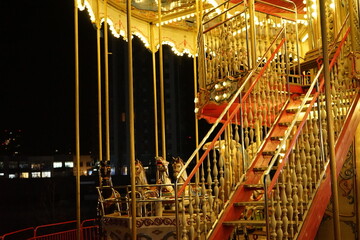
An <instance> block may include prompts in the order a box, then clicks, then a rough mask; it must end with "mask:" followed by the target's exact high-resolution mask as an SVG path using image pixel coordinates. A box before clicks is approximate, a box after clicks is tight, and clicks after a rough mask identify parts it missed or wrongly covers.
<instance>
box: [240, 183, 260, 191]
mask: <svg viewBox="0 0 360 240" xmlns="http://www.w3.org/2000/svg"><path fill="white" fill-rule="evenodd" d="M244 187H245V188H246V189H252V190H263V189H264V185H263V184H244Z"/></svg>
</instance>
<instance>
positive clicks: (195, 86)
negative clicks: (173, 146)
mask: <svg viewBox="0 0 360 240" xmlns="http://www.w3.org/2000/svg"><path fill="white" fill-rule="evenodd" d="M195 4H196V5H195V6H196V25H197V31H196V33H195V36H194V38H195V42H196V38H197V36H198V33H199V31H201V30H200V27H201V25H202V24H201V22H200V19H201V18H200V17H201V16H199V15H200V13H199V0H196V2H195ZM196 54H197V50H196V48H195V53H194V61H193V63H194V97H195V104H196V102H197V101H198V99H197V92H198V88H197V64H196ZM194 116H195V145H196V148H197V147H198V146H199V122H198V119H197V112H195V114H194ZM198 161H199V153H197V154H196V162H198ZM196 184H199V174H196Z"/></svg>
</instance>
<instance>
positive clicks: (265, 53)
mask: <svg viewBox="0 0 360 240" xmlns="http://www.w3.org/2000/svg"><path fill="white" fill-rule="evenodd" d="M75 2H76V4H75V5H76V6H75V9H76V11H75V12H77V10H78V9H79V10H86V11H87V12H88V14H89V17H90V20H91V22H92V23H93V24H94V26H96V29H97V46H98V72H99V74H98V86H99V96H98V98H99V108H98V111H99V118H98V122H99V126H102V125H103V124H104V126H106V127H105V129H104V130H103V129H102V128H101V127H99V157H98V158H99V161H100V166H99V186H98V187H97V190H98V217H99V225H100V231H101V235H102V236H103V237H104V239H112V240H117V239H164V240H167V239H220V238H225V239H314V238H315V235H316V233H317V231H318V228H319V226H320V223H321V217H322V216H323V215H324V213H325V211H326V206H327V204H328V203H329V199H330V197H331V196H332V197H333V205H332V216H333V218H334V221H333V222H334V225H333V226H334V227H333V229H334V236H335V237H336V239H341V237H344V236H345V235H344V234H345V233H344V230H343V232H341V229H340V225H341V224H340V222H341V221H340V219H339V217H338V216H339V202H338V201H337V200H336V199H338V190H337V182H336V181H337V176H338V174H339V172H340V170H341V167H342V166H343V164H344V162H345V161H346V159H348V158H347V155H348V152H349V149H350V150H351V148H350V146H354V148H355V149H360V145H359V139H360V132H359V130H356V129H357V126H358V125H359V122H360V116H359V115H360V103H359V102H358V101H359V97H360V95H359V86H360V84H359V80H360V24H359V22H360V21H359V2H358V1H355V0H350V1H347V2H346V3H345V2H344V1H340V0H326V1H320V3H317V1H314V0H305V1H303V0H293V1H290V0H272V1H270V0H261V1H256V0H250V1H249V0H245V1H239V0H230V1H215V0H209V1H207V0H204V1H199V0H174V1H166V0H165V1H160V2H158V1H153V0H134V1H130V0H128V1H122V0H78V1H75ZM76 19H77V16H76V15H75V20H76ZM75 26H76V21H75ZM101 29H103V31H104V40H103V43H104V46H103V47H101V46H100V36H101V32H100V30H101ZM76 31H77V28H76V27H75V32H76ZM108 31H109V32H111V33H112V34H113V36H114V37H118V38H123V39H124V40H125V41H127V42H128V56H127V57H128V62H129V65H128V75H129V77H128V84H129V88H128V95H129V100H128V103H129V106H128V108H129V115H130V116H129V121H130V122H129V129H128V134H129V136H130V137H129V141H130V142H129V146H130V149H129V152H130V170H131V171H130V179H131V184H130V185H123V186H114V185H113V182H112V178H111V174H110V173H111V168H110V127H109V126H110V124H109V121H110V120H109V93H108V88H109V84H108V83H109V74H108V73H109V67H108V64H109V63H108V57H105V58H104V59H103V61H102V59H101V56H102V54H103V55H104V56H108V35H109V34H108ZM76 36H77V35H76ZM133 36H137V37H138V38H140V39H141V41H142V42H143V43H144V46H145V47H146V48H148V49H149V50H150V51H151V53H152V57H153V61H152V63H150V64H152V67H153V72H154V74H153V82H154V116H155V119H154V122H155V126H154V132H155V133H154V136H155V139H154V142H155V148H156V149H155V153H156V154H155V156H154V162H155V163H156V182H154V183H150V181H149V180H148V176H147V175H148V174H149V173H147V172H146V170H145V168H144V166H143V163H142V162H141V161H139V160H137V159H135V153H136V149H135V141H141V139H135V134H134V99H133V95H134V89H133V86H134V84H133V65H132V64H133V58H132V52H133V49H132V38H133ZM77 41H78V40H77V37H76V42H77ZM164 44H167V45H170V46H171V48H172V50H173V52H174V54H177V55H188V56H190V57H192V58H193V61H194V64H193V72H194V79H195V80H194V84H193V86H191V88H189V89H191V90H190V91H193V93H194V96H195V97H194V118H193V121H194V124H195V131H196V133H195V135H196V146H195V150H194V151H193V153H192V154H191V155H190V156H188V157H187V159H181V158H180V157H173V158H171V159H166V156H167V146H166V140H167V139H166V134H165V131H166V127H165V126H166V125H165V120H166V119H165V100H166V99H165V96H164V73H163V71H164V69H163V68H164V64H163V49H162V48H163V45H164ZM77 49H78V48H77V47H76V48H75V55H76V59H77V63H78V50H77ZM101 51H103V52H101ZM157 52H158V55H157V56H158V58H159V59H158V62H159V66H156V63H157V61H156V60H155V57H156V55H155V53H157ZM323 53H325V54H323ZM76 66H77V78H76V79H77V85H76V87H77V88H76V91H77V92H78V91H79V84H78V80H79V77H78V64H77V65H76ZM156 69H159V73H158V74H157V73H156ZM102 71H104V74H103V75H102V74H101V72H102ZM103 76H104V77H103ZM157 81H158V82H159V86H160V87H159V89H157V88H156V86H157V84H156V83H157ZM102 86H105V89H101V87H102ZM102 92H105V96H101V93H102ZM157 94H159V99H160V101H159V102H157ZM77 99H78V94H77ZM102 99H105V103H102ZM158 105H160V110H159V115H160V116H161V118H160V119H157V116H158V112H157V111H158V109H157V106H158ZM103 106H105V114H101V113H102V110H103V109H102V107H103ZM76 110H77V123H78V121H79V119H78V113H79V107H78V102H77V109H76ZM103 115H104V116H105V117H104V119H102V117H103ZM199 119H205V120H206V121H207V123H208V125H209V131H208V132H207V133H206V134H204V136H199V133H198V132H199V131H198V120H199ZM102 121H104V123H103V122H102ZM159 135H160V136H159ZM103 137H104V139H103ZM354 139H355V140H354ZM356 139H358V140H356ZM76 140H77V150H78V148H79V126H78V124H77V139H76ZM103 142H105V146H102V143H103ZM353 142H354V144H353V145H352V143H353ZM159 143H161V146H160V144H159ZM77 152H79V151H77ZM77 158H78V159H79V158H80V156H79V155H77ZM354 159H355V158H354ZM78 162H79V161H78ZM358 162H360V160H359V161H355V160H354V164H353V165H354V166H355V165H357V164H359V163H358ZM359 167H360V166H359ZM356 181H357V180H356ZM334 183H335V184H334ZM78 190H79V189H78ZM79 216H80V213H78V217H79ZM318 216H321V217H320V218H319V217H318ZM359 225H360V224H359ZM359 229H360V228H359ZM343 239H344V238H343ZM346 239H347V238H346Z"/></svg>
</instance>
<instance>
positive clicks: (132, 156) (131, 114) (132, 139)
mask: <svg viewBox="0 0 360 240" xmlns="http://www.w3.org/2000/svg"><path fill="white" fill-rule="evenodd" d="M126 12H127V39H128V61H129V62H128V74H129V123H130V124H129V125H130V127H129V128H130V129H129V136H130V167H131V174H130V178H131V232H132V239H133V240H136V194H135V191H136V189H135V184H136V183H135V126H134V79H133V55H132V34H131V0H127V4H126Z"/></svg>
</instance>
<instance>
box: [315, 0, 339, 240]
mask: <svg viewBox="0 0 360 240" xmlns="http://www.w3.org/2000/svg"><path fill="white" fill-rule="evenodd" d="M319 7H320V23H321V36H322V39H321V40H322V49H323V59H324V79H325V102H326V119H327V132H328V141H329V151H330V164H329V165H330V176H331V191H332V198H333V221H334V238H335V240H340V239H341V236H340V235H341V232H340V217H339V198H338V182H337V177H336V158H335V140H334V138H335V137H334V131H333V129H334V122H333V121H334V119H333V115H332V106H331V86H330V71H329V55H328V51H329V50H328V42H327V32H326V31H327V24H326V14H325V2H324V1H320V6H319Z"/></svg>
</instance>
